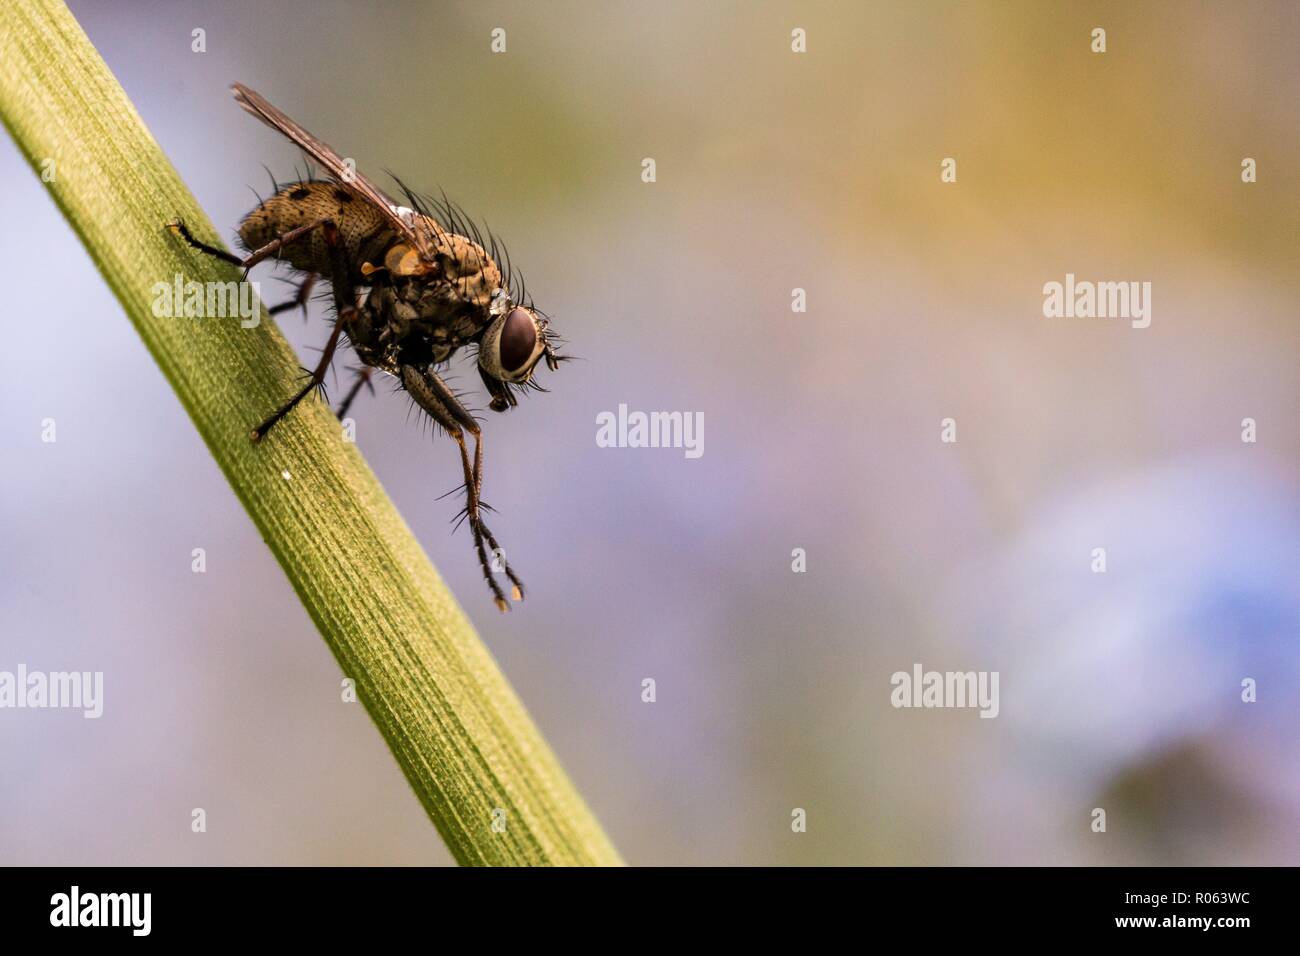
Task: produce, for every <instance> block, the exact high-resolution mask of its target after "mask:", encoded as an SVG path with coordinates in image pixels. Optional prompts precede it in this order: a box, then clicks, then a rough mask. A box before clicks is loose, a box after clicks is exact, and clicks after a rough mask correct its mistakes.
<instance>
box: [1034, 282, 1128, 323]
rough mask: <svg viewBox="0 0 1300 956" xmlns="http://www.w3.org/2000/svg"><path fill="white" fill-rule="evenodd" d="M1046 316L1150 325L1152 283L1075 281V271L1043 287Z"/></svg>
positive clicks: (1044, 313) (1050, 317) (1044, 314)
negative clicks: (1114, 320) (1120, 320)
mask: <svg viewBox="0 0 1300 956" xmlns="http://www.w3.org/2000/svg"><path fill="white" fill-rule="evenodd" d="M1043 316H1044V317H1045V318H1049V319H1063V318H1064V319H1073V318H1080V319H1092V318H1097V319H1130V320H1131V322H1130V324H1131V325H1132V326H1133V328H1135V329H1145V328H1146V327H1147V326H1149V325H1150V324H1151V283H1150V282H1089V281H1086V280H1085V281H1082V282H1079V281H1076V280H1075V278H1074V273H1073V272H1067V273H1066V274H1065V281H1064V282H1048V283H1046V284H1045V285H1044V286H1043Z"/></svg>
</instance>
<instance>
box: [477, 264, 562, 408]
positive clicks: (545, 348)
mask: <svg viewBox="0 0 1300 956" xmlns="http://www.w3.org/2000/svg"><path fill="white" fill-rule="evenodd" d="M488 312H489V314H490V315H491V317H492V318H491V321H490V322H489V323H488V326H487V328H486V329H484V330H483V338H482V339H481V340H480V341H479V350H478V371H479V375H480V376H481V377H482V379H483V384H484V385H485V386H487V390H488V393H489V394H490V395H491V396H492V402H491V404H490V405H489V406H488V407H489V408H491V409H492V411H494V412H504V411H505V410H506V409H507V408H510V407H511V406H513V405H515V404H517V402H518V400H517V399H516V398H515V395H514V391H513V390H514V389H520V390H522V389H526V388H536V389H539V390H542V389H541V386H539V385H537V384H535V383H534V382H533V370H534V369H536V368H537V363H538V362H540V361H541V360H542V359H543V358H545V359H546V366H547V368H550V369H551V370H552V371H554V370H555V369H557V368H559V367H560V362H561V361H562V360H563V356H560V355H557V354H556V352H555V343H554V341H553V339H554V333H550V334H549V335H548V333H547V328H548V326H549V325H550V319H548V318H547V317H546V316H544V315H542V313H540V312H538V311H537V310H536V309H534V308H532V307H531V306H526V305H516V304H515V303H514V302H513V301H512V300H511V298H510V295H509V293H507V292H506V290H504V289H497V290H496V292H494V293H493V295H492V302H491V305H490V306H489V309H488Z"/></svg>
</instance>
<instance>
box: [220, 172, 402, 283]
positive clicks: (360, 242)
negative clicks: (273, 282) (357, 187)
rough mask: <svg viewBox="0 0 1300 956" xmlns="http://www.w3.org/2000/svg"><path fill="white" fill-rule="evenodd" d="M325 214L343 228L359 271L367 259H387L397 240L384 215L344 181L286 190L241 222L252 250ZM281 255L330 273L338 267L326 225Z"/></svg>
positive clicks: (241, 234)
mask: <svg viewBox="0 0 1300 956" xmlns="http://www.w3.org/2000/svg"><path fill="white" fill-rule="evenodd" d="M321 219H330V220H332V221H333V222H334V224H335V225H336V226H337V227H338V230H339V237H340V238H341V239H342V241H343V246H344V250H345V253H346V258H347V261H348V263H349V265H350V266H351V267H352V268H353V269H354V270H359V269H360V266H361V263H362V262H366V261H370V262H372V263H374V262H380V263H382V262H383V252H384V249H385V248H386V247H387V245H388V244H389V243H391V242H392V239H393V236H392V233H391V231H390V230H389V228H388V226H387V223H386V222H385V220H384V217H383V215H382V214H381V213H380V212H379V210H377V209H375V207H374V206H372V205H371V204H370V203H369V202H367V201H366V200H365V199H363V198H362V197H361V196H358V195H357V194H356V193H354V192H352V191H351V190H350V189H348V188H347V186H345V185H343V184H341V183H334V182H325V181H311V182H302V183H295V184H294V185H292V186H288V187H286V188H285V189H282V190H281V191H280V192H278V193H276V194H275V195H274V196H272V197H271V198H270V199H267V200H266V201H265V202H263V203H262V204H261V205H260V206H258V207H257V208H256V209H254V210H253V211H252V212H250V213H249V214H248V215H247V216H245V217H244V221H243V222H241V223H240V224H239V238H240V239H241V240H242V242H243V244H244V247H245V248H246V249H247V250H248V251H249V252H252V251H254V250H256V249H260V248H261V247H262V246H264V245H266V244H267V243H268V242H271V241H272V240H274V239H277V238H279V237H280V236H282V235H284V234H285V233H287V232H290V231H292V230H294V229H297V228H299V227H300V226H308V225H310V224H312V223H314V222H317V221H319V220H321ZM280 258H281V259H284V260H285V261H287V262H288V263H289V264H291V265H292V266H293V267H294V268H295V269H301V270H303V271H304V272H316V273H319V274H320V275H323V276H325V277H326V278H329V277H330V274H331V273H332V271H333V269H332V268H331V258H330V253H329V249H328V247H327V246H326V244H325V234H324V231H323V230H321V229H313V230H311V231H310V232H309V233H308V234H307V235H304V236H302V237H301V238H299V239H296V240H294V241H293V242H291V243H289V244H287V245H286V246H285V247H284V248H283V249H282V250H281V252H280ZM353 278H354V279H355V278H356V276H354V277H353Z"/></svg>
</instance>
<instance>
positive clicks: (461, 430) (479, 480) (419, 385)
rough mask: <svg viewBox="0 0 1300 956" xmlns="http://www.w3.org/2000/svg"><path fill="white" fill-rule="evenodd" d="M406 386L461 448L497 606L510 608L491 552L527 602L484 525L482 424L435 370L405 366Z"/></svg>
mask: <svg viewBox="0 0 1300 956" xmlns="http://www.w3.org/2000/svg"><path fill="white" fill-rule="evenodd" d="M401 371H402V386H403V387H404V388H405V389H406V390H407V391H408V392H410V394H411V397H412V398H413V399H414V400H415V403H416V404H417V405H419V406H420V407H421V408H423V409H424V410H425V411H426V412H428V413H429V415H430V416H432V418H433V420H434V421H436V422H437V423H438V424H439V425H441V426H442V427H443V428H444V429H446V431H447V434H449V435H450V436H451V437H452V439H453V440H454V441H455V442H456V444H457V445H458V446H459V447H460V464H461V468H462V469H463V470H464V473H465V515H466V518H467V519H468V520H469V528H470V532H471V533H472V534H473V535H474V550H475V552H477V554H478V561H479V565H480V567H482V569H483V579H484V580H485V581H487V585H488V587H489V588H491V589H492V596H493V598H494V599H495V600H496V605H497V607H498V608H499V609H500V610H502V611H508V610H509V609H510V602H509V601H507V600H506V596H505V592H504V591H503V590H502V589H501V585H500V584H498V583H497V580H496V578H495V577H493V576H492V571H493V566H492V563H491V562H490V561H489V560H488V549H489V548H490V549H491V550H492V553H493V557H494V558H497V557H498V556H499V561H500V565H501V568H500V569H501V570H502V571H504V572H505V575H506V577H507V578H509V579H510V584H511V585H512V587H511V596H512V597H513V598H514V599H515V600H516V601H522V600H523V599H524V583H523V582H522V581H521V580H519V576H518V575H517V574H515V571H514V569H513V568H512V567H510V564H509V562H508V561H506V560H505V553H504V552H503V551H502V549H501V546H500V545H498V544H497V539H496V538H495V537H494V536H493V534H492V532H491V531H489V530H488V527H487V525H486V524H484V523H483V517H482V500H481V499H480V497H479V495H480V492H481V490H482V488H483V434H482V430H481V429H480V428H479V424H478V422H477V421H475V420H474V416H473V415H471V414H470V413H469V412H468V411H467V410H466V409H465V406H464V405H462V404H461V402H460V399H458V398H457V397H456V394H455V393H454V392H453V391H452V390H451V389H450V388H448V387H447V384H446V383H445V382H443V380H442V379H441V378H440V377H439V376H438V374H437V373H436V372H434V371H433V370H432V369H426V370H423V371H422V370H420V369H418V368H415V367H414V366H411V365H403V366H402V370H401ZM465 432H469V433H470V434H471V435H473V436H474V458H473V463H472V464H471V463H470V455H469V449H468V448H467V447H466V446H465Z"/></svg>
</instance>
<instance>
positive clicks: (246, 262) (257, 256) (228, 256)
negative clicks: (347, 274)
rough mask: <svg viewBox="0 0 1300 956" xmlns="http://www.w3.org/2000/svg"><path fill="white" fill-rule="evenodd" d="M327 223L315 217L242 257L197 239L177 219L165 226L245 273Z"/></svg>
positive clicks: (196, 246) (193, 245)
mask: <svg viewBox="0 0 1300 956" xmlns="http://www.w3.org/2000/svg"><path fill="white" fill-rule="evenodd" d="M327 224H328V225H330V226H333V225H334V224H333V222H331V221H330V220H329V219H317V220H315V221H314V222H309V223H307V224H306V225H302V226H298V227H296V228H294V229H290V230H289V231H288V232H286V233H284V234H283V235H279V236H276V237H275V238H274V239H272V240H271V241H270V242H268V243H267V244H266V245H264V246H262V247H261V248H259V249H254V250H253V251H252V252H250V253H249V254H248V255H247V256H245V257H244V258H242V259H241V258H239V256H237V255H235V254H234V253H233V252H227V251H226V250H225V249H218V248H217V247H216V246H210V245H208V244H207V243H206V242H200V241H199V240H198V239H195V238H194V236H193V234H191V232H190V230H189V227H188V226H186V225H185V223H184V222H182V221H181V220H179V219H173V220H172V221H171V222H169V223H167V228H168V229H170V230H171V231H172V232H173V233H174V234H175V235H177V236H180V237H181V238H182V239H184V240H185V241H186V242H187V243H189V244H190V245H191V246H192V247H193V248H195V249H197V250H199V252H203V253H206V254H207V255H210V256H212V257H213V258H215V259H220V260H221V261H222V262H229V263H230V264H231V265H233V266H239V267H240V268H241V269H243V270H244V272H245V273H247V272H248V270H249V269H251V268H253V266H255V265H257V264H258V263H259V262H262V261H263V260H265V259H269V258H270V257H271V256H278V255H279V254H280V250H281V249H283V248H284V247H285V246H288V245H292V244H293V243H295V242H297V241H298V240H299V239H301V238H302V237H303V236H305V235H307V234H308V233H310V232H311V231H312V230H313V229H323V228H324V227H325V226H326V225H327ZM328 236H329V231H328V230H326V238H328ZM335 273H336V274H337V270H335Z"/></svg>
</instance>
